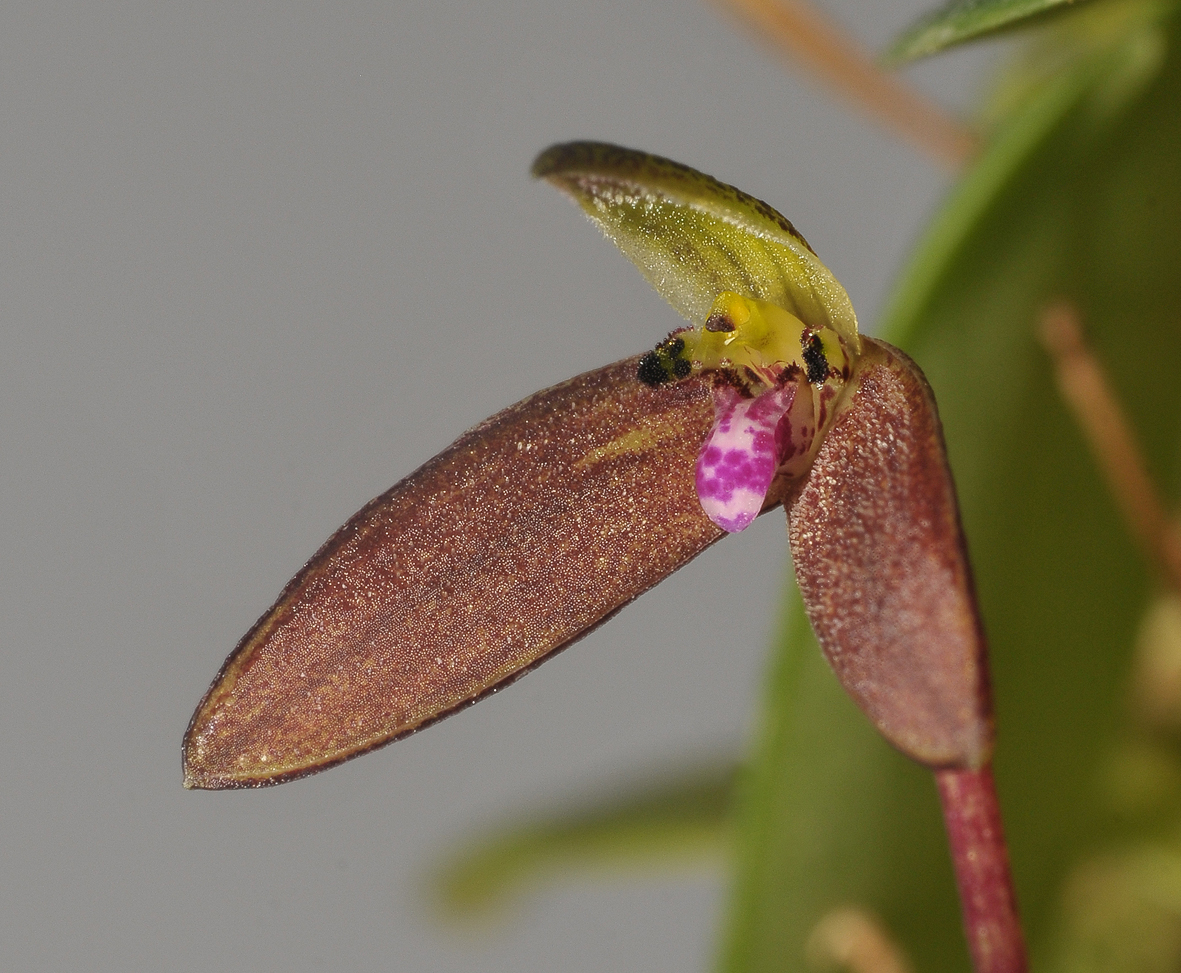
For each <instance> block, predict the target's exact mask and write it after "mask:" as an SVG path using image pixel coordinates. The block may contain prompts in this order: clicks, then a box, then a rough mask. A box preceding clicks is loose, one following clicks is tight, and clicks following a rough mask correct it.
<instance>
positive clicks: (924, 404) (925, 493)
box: [788, 339, 993, 768]
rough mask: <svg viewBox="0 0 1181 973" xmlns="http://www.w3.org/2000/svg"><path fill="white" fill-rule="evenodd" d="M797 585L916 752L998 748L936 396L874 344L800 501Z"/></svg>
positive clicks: (792, 518) (871, 708) (933, 762)
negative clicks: (856, 384) (994, 742)
mask: <svg viewBox="0 0 1181 973" xmlns="http://www.w3.org/2000/svg"><path fill="white" fill-rule="evenodd" d="M788 535H789V537H790V540H791V551H792V561H793V563H794V566H795V572H796V580H797V582H798V583H799V586H800V592H801V593H802V595H803V599H804V606H805V608H806V610H807V613H808V618H809V620H810V621H811V623H812V628H813V630H814V631H815V632H816V636H817V638H818V639H819V641H820V645H821V648H822V649H823V650H824V654H825V656H826V658H827V659H828V662H829V664H830V665H831V666H832V668H833V671H834V672H835V673H836V675H837V678H838V679H839V680H840V681H841V684H842V685H843V686H844V688H845V691H846V692H848V693H849V695H850V696H852V697H853V699H854V700H855V701H856V703H857V705H858V706H860V707H861V709H862V710H863V711H864V712H865V713H866V715H868V716H869V718H870V720H871V721H872V722H873V724H874V725H875V726H876V727H877V728H878V730H879V731H880V732H881V733H882V734H883V735H884V736H885V737H886V739H887V740H889V741H890V742H891V743H892V744H893V745H894V746H896V747H897V748H898V749H899V750H901V751H902V752H903V753H905V754H907V755H908V756H910V757H912V758H913V759H915V760H917V761H919V762H920V763H923V764H926V765H928V766H932V767H965V768H978V767H981V766H983V765H984V764H985V763H987V762H988V760H989V758H990V756H991V752H992V741H993V727H992V705H991V692H990V688H989V679H988V660H987V646H986V642H985V637H984V630H983V627H982V625H981V623H980V616H979V611H978V609H977V604H976V593H975V587H974V584H973V581H972V571H971V567H970V565H969V562H968V555H967V548H966V545H965V541H964V534H963V530H962V528H961V526H960V517H959V507H958V504H957V501H956V494H955V485H954V483H953V482H952V477H951V471H950V469H949V467H948V465H947V454H946V451H945V449H944V443H943V430H942V426H941V424H940V422H939V414H938V411H937V409H936V405H935V397H934V395H933V394H932V392H931V388H930V386H929V385H928V384H927V381H926V378H925V377H924V376H923V373H922V372H921V371H920V370H919V368H918V366H917V365H916V364H915V363H914V362H913V361H911V359H910V358H908V357H907V356H906V355H905V354H903V353H902V352H901V351H899V350H898V349H897V348H894V347H892V346H890V345H887V344H885V343H884V342H881V341H875V340H873V339H866V340H865V351H864V354H863V356H862V359H861V362H860V367H859V370H858V386H857V388H856V390H855V391H854V393H853V394H852V397H851V398H850V400H849V402H848V405H847V406H846V407H845V409H844V411H843V412H842V414H841V415H840V417H839V418H838V419H837V421H836V423H835V425H834V426H833V428H832V429H831V430H830V431H829V433H828V435H827V436H826V437H825V440H824V443H823V445H822V446H821V448H820V451H819V453H818V454H817V457H816V461H815V463H814V464H813V467H812V470H811V472H810V474H809V475H808V477H807V480H806V481H805V482H804V484H803V485H802V487H801V489H800V490H799V492H798V493H797V494H796V496H795V498H794V500H793V501H791V502H790V504H789V506H788Z"/></svg>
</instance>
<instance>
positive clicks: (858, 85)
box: [715, 0, 980, 169]
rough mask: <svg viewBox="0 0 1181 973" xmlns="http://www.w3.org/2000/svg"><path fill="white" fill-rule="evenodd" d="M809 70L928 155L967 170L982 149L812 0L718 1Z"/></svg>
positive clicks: (781, 51) (950, 118)
mask: <svg viewBox="0 0 1181 973" xmlns="http://www.w3.org/2000/svg"><path fill="white" fill-rule="evenodd" d="M715 2H716V3H718V4H719V5H720V6H721V7H723V8H724V9H726V10H729V11H730V12H732V13H734V14H736V15H737V16H738V18H739V19H740V20H741V21H743V23H745V24H746V25H747V26H748V27H750V28H752V29H753V30H754V31H755V32H756V33H757V34H758V35H759V36H760V37H761V38H763V39H764V40H765V41H767V42H769V43H770V44H771V45H772V46H773V47H775V48H776V49H777V50H778V51H779V52H780V53H782V54H786V55H787V56H788V57H789V58H791V59H792V60H793V61H794V62H795V63H797V64H799V65H800V66H801V67H803V68H804V69H805V70H806V71H807V72H808V73H810V74H811V75H813V76H814V77H816V78H818V79H819V80H821V81H823V82H824V83H825V84H827V85H829V86H830V87H831V88H833V89H835V90H836V91H839V92H840V93H841V94H842V95H844V96H845V97H846V98H847V99H849V100H850V101H851V102H853V103H854V104H855V105H857V106H858V107H859V108H861V109H862V111H864V112H865V113H866V114H868V115H869V116H870V117H871V118H873V119H874V120H875V121H877V122H878V123H879V124H881V125H882V126H884V127H885V128H887V129H889V130H891V131H893V132H894V133H895V134H897V135H900V136H901V137H902V138H904V139H905V140H906V141H908V142H910V143H911V144H912V145H914V146H916V147H917V148H918V149H920V150H921V151H922V152H924V153H925V154H927V155H929V156H930V157H932V158H933V159H935V160H936V161H938V162H939V163H941V164H943V165H945V166H947V167H949V168H951V169H959V168H961V167H962V166H963V165H964V164H965V163H966V162H967V161H968V160H969V159H971V158H972V156H974V155H975V154H976V152H977V150H978V149H979V147H980V140H979V139H978V138H977V136H976V135H975V133H973V132H972V131H971V130H970V129H968V128H967V127H965V126H964V125H963V124H962V123H961V122H959V121H957V120H956V119H955V118H953V117H952V116H951V115H949V114H948V113H947V112H946V111H944V110H943V109H942V108H941V107H939V106H938V105H936V104H935V103H934V102H932V101H930V100H929V99H928V98H926V97H925V96H923V95H922V94H920V93H919V92H918V91H916V90H915V89H914V88H912V87H911V86H910V85H908V84H907V83H906V82H904V81H903V80H902V79H901V78H899V77H898V76H897V75H896V74H892V73H890V72H888V71H885V70H883V69H882V68H881V67H880V66H879V65H878V64H877V63H876V62H875V61H874V59H873V57H872V55H870V53H869V52H868V51H866V50H865V49H864V48H863V47H862V46H861V45H860V44H858V43H857V41H856V40H854V39H853V38H852V37H850V36H849V35H848V34H847V33H845V31H843V30H842V29H841V28H839V27H838V26H836V25H835V24H833V23H832V22H831V21H829V20H828V19H827V18H825V17H824V16H823V15H822V14H821V13H820V12H819V11H818V10H817V9H816V8H815V7H814V6H812V4H811V3H808V2H807V0H715Z"/></svg>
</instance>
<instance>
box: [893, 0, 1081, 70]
mask: <svg viewBox="0 0 1181 973" xmlns="http://www.w3.org/2000/svg"><path fill="white" fill-rule="evenodd" d="M1083 2H1085V0H951V2H950V3H948V4H946V5H945V6H943V7H941V8H940V9H939V10H936V11H935V12H934V13H931V14H928V15H926V16H925V17H922V18H921V19H920V20H919V21H918V22H917V23H916V24H915V25H914V26H913V27H911V28H910V30H908V31H907V32H906V33H905V34H903V35H902V36H901V37H900V38H898V40H897V41H896V42H895V43H894V45H893V47H891V48H890V50H889V52H888V53H887V55H886V57H887V59H888V60H889V61H891V62H895V63H896V62H900V61H909V60H913V59H914V58H919V57H926V56H927V55H929V54H935V53H937V52H938V51H942V50H945V49H947V48H949V47H954V46H956V45H957V44H963V43H965V42H966V41H971V40H976V39H977V38H979V37H987V36H988V35H989V34H994V33H996V32H997V31H1002V30H1010V29H1013V28H1016V27H1021V26H1025V21H1027V20H1029V19H1030V18H1031V17H1042V16H1046V15H1048V14H1051V13H1056V12H1058V10H1059V9H1061V8H1062V7H1066V6H1070V5H1073V4H1078V3H1083Z"/></svg>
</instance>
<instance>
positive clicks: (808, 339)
mask: <svg viewBox="0 0 1181 973" xmlns="http://www.w3.org/2000/svg"><path fill="white" fill-rule="evenodd" d="M800 343H801V344H802V345H803V349H804V366H805V367H806V368H807V369H808V381H809V382H811V383H812V384H813V385H819V384H820V383H821V382H823V381H824V380H825V379H826V378H828V359H827V358H826V357H825V355H824V343H823V342H822V341H821V340H820V335H817V334H808V332H806V331H805V332H804V334H803V335H802V336H801V342H800Z"/></svg>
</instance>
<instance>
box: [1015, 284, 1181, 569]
mask: <svg viewBox="0 0 1181 973" xmlns="http://www.w3.org/2000/svg"><path fill="white" fill-rule="evenodd" d="M1038 337H1039V339H1040V340H1041V342H1042V345H1043V346H1044V347H1045V349H1046V351H1047V352H1049V354H1050V357H1051V358H1052V359H1053V362H1054V369H1055V373H1056V377H1057V381H1058V388H1059V391H1060V392H1061V393H1062V398H1063V401H1065V403H1066V405H1067V406H1068V407H1069V409H1070V411H1071V413H1072V414H1073V416H1074V419H1075V421H1076V422H1077V423H1078V427H1079V429H1080V431H1081V432H1082V434H1083V438H1084V439H1085V440H1086V442H1087V446H1088V447H1089V448H1090V450H1091V454H1092V456H1094V458H1095V462H1096V463H1097V464H1098V466H1099V470H1100V472H1101V473H1102V474H1103V478H1104V479H1105V480H1106V481H1107V486H1108V488H1109V489H1110V490H1111V492H1112V495H1113V496H1114V498H1115V502H1116V504H1117V505H1118V507H1119V510H1120V513H1121V514H1122V515H1123V519H1124V522H1125V523H1126V524H1127V527H1128V531H1129V533H1130V534H1131V535H1132V537H1133V538H1134V539H1135V541H1136V543H1137V544H1138V545H1139V546H1140V548H1141V550H1142V551H1143V552H1144V555H1145V556H1146V557H1147V558H1148V560H1149V562H1150V563H1151V564H1152V566H1153V567H1154V569H1155V570H1156V571H1157V573H1158V574H1159V575H1160V576H1161V578H1162V580H1164V581H1165V583H1166V584H1168V585H1169V586H1170V587H1171V588H1172V589H1173V590H1174V591H1175V592H1178V593H1181V536H1179V535H1178V532H1177V528H1176V525H1175V524H1174V523H1173V521H1172V519H1171V518H1170V517H1169V515H1168V513H1167V512H1166V509H1165V505H1164V503H1163V502H1162V500H1161V498H1160V494H1159V492H1158V491H1157V488H1156V485H1155V484H1154V483H1153V480H1152V477H1151V476H1150V475H1149V472H1148V464H1147V463H1146V462H1145V459H1144V454H1143V451H1142V450H1141V449H1140V446H1139V444H1138V443H1137V442H1136V435H1135V433H1134V431H1133V430H1132V424H1131V422H1130V421H1129V420H1128V417H1127V414H1126V413H1125V411H1124V409H1123V406H1122V405H1121V404H1120V401H1119V399H1118V398H1117V397H1116V394H1115V390H1114V389H1113V388H1112V387H1111V382H1110V381H1109V380H1108V377H1107V373H1106V371H1105V370H1104V368H1103V365H1102V363H1101V362H1100V361H1099V359H1098V358H1097V357H1096V355H1095V354H1094V352H1092V351H1091V349H1090V348H1089V347H1088V345H1087V342H1086V338H1085V337H1084V335H1083V329H1082V325H1081V323H1080V321H1079V313H1078V310H1077V309H1076V308H1075V306H1074V305H1073V304H1071V303H1070V302H1068V301H1058V302H1057V303H1055V304H1053V305H1052V306H1050V307H1048V308H1047V309H1046V310H1045V311H1044V312H1043V314H1042V318H1041V321H1040V322H1039V328H1038Z"/></svg>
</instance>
